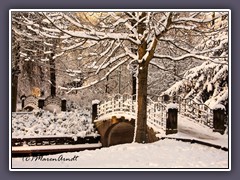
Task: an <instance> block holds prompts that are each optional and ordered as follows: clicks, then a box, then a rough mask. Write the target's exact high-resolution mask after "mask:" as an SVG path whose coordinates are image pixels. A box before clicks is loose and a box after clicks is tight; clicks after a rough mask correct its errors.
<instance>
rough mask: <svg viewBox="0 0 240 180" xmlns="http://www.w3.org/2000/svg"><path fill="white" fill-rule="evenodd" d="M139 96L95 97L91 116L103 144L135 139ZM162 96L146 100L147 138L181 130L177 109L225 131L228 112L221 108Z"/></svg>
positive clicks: (204, 123)
mask: <svg viewBox="0 0 240 180" xmlns="http://www.w3.org/2000/svg"><path fill="white" fill-rule="evenodd" d="M135 99H136V98H134V97H132V96H131V95H126V94H124V95H119V94H117V95H115V96H114V97H112V98H109V99H106V100H105V101H102V102H100V101H96V100H95V101H93V103H92V120H93V122H94V124H95V126H96V128H97V130H98V132H99V134H100V135H101V143H102V145H103V146H111V145H116V144H123V143H131V142H133V137H134V130H135V119H136V100H135ZM170 100H171V98H166V97H161V98H160V100H159V101H157V102H154V101H152V100H151V99H148V101H147V126H148V130H147V139H148V142H154V141H156V140H158V138H157V137H156V136H155V135H156V134H158V133H161V134H163V135H164V134H165V135H167V134H173V133H177V132H178V118H177V117H178V113H181V114H182V115H184V116H187V117H190V118H192V119H194V120H195V121H196V123H200V124H202V125H203V126H207V127H208V128H211V129H213V131H214V132H219V133H221V134H223V132H224V130H225V128H226V126H227V124H226V121H225V120H226V118H225V117H226V114H225V113H226V112H225V110H223V109H222V106H220V109H213V110H212V109H210V108H209V107H207V106H206V105H204V104H197V103H195V102H194V101H192V100H189V99H181V98H174V99H172V101H170Z"/></svg>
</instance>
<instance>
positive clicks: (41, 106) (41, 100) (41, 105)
mask: <svg viewBox="0 0 240 180" xmlns="http://www.w3.org/2000/svg"><path fill="white" fill-rule="evenodd" d="M43 106H44V99H39V100H38V107H39V108H41V109H43Z"/></svg>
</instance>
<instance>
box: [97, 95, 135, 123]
mask: <svg viewBox="0 0 240 180" xmlns="http://www.w3.org/2000/svg"><path fill="white" fill-rule="evenodd" d="M112 116H117V117H118V116H124V117H125V118H133V119H134V118H135V117H136V100H135V98H134V96H132V95H129V94H123V95H121V94H117V95H115V96H114V97H112V98H109V99H107V100H105V101H102V102H100V103H99V105H98V118H97V119H98V120H104V119H105V120H106V119H111V118H112Z"/></svg>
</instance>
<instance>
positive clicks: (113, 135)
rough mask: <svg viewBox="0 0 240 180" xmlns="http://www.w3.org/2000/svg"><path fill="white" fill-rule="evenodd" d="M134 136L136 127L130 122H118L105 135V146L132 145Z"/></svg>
mask: <svg viewBox="0 0 240 180" xmlns="http://www.w3.org/2000/svg"><path fill="white" fill-rule="evenodd" d="M133 136H134V126H133V125H132V124H131V123H130V122H126V121H125V122H118V123H116V124H113V125H112V126H110V127H109V128H108V130H107V131H106V133H105V135H104V142H103V143H104V146H112V145H117V144H124V143H131V142H132V141H133Z"/></svg>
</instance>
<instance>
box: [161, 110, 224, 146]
mask: <svg viewBox="0 0 240 180" xmlns="http://www.w3.org/2000/svg"><path fill="white" fill-rule="evenodd" d="M160 136H161V135H160ZM166 137H175V138H186V139H195V140H199V141H203V142H208V143H211V144H215V145H219V146H222V147H226V148H228V135H226V134H224V135H221V134H219V133H216V132H213V130H212V129H210V128H208V127H206V126H204V125H201V124H199V123H196V122H194V121H193V120H192V119H190V118H188V117H186V116H182V115H180V116H179V119H178V133H177V134H171V135H167V136H166Z"/></svg>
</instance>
